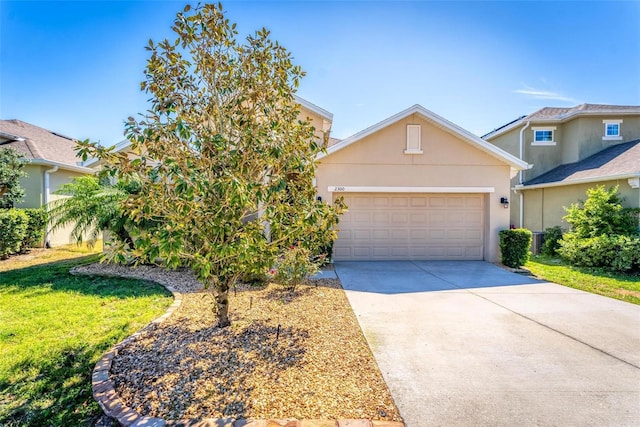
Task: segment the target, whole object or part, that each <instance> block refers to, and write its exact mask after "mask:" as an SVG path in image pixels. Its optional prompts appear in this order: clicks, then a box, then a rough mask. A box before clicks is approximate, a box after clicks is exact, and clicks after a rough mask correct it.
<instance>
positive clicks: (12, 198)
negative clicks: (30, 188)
mask: <svg viewBox="0 0 640 427" xmlns="http://www.w3.org/2000/svg"><path fill="white" fill-rule="evenodd" d="M24 165H25V157H24V156H23V155H22V154H21V153H19V152H17V151H16V150H14V149H12V148H2V149H0V208H11V207H13V205H14V203H17V202H20V201H21V200H22V198H23V197H24V189H23V188H22V187H21V186H20V178H22V177H24V176H26V175H27V174H26V172H25V171H24Z"/></svg>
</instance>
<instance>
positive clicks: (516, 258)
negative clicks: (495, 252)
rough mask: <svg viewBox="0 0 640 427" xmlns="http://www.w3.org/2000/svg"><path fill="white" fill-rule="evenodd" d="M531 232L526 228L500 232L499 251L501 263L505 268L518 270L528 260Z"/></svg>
mask: <svg viewBox="0 0 640 427" xmlns="http://www.w3.org/2000/svg"><path fill="white" fill-rule="evenodd" d="M530 248H531V231H529V230H527V229H526V228H516V229H513V230H502V231H500V251H502V263H503V264H504V265H506V266H507V267H513V268H519V267H521V266H523V265H524V264H525V263H526V262H527V261H528V260H529V250H530Z"/></svg>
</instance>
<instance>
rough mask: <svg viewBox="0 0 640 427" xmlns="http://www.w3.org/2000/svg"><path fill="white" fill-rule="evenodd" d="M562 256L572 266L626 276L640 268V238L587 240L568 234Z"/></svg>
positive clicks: (564, 238) (561, 249)
mask: <svg viewBox="0 0 640 427" xmlns="http://www.w3.org/2000/svg"><path fill="white" fill-rule="evenodd" d="M558 254H560V256H561V257H562V258H563V259H564V260H566V261H567V262H569V263H570V264H572V265H576V266H580V267H598V268H605V269H608V270H614V271H620V272H625V271H629V270H632V269H637V268H638V265H639V264H640V238H638V237H635V236H621V235H618V236H615V235H613V236H606V235H601V236H596V237H590V238H586V239H585V238H580V237H578V236H577V235H576V234H573V233H567V234H566V235H565V236H564V237H563V239H562V240H561V241H560V248H559V249H558Z"/></svg>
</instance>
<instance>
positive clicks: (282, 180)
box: [80, 4, 337, 327]
mask: <svg viewBox="0 0 640 427" xmlns="http://www.w3.org/2000/svg"><path fill="white" fill-rule="evenodd" d="M172 29H173V31H174V32H175V34H176V38H175V40H172V41H170V40H166V39H165V40H163V41H161V42H159V43H155V42H153V41H149V44H148V46H147V49H148V50H149V52H150V58H149V59H148V61H147V65H146V68H145V79H144V81H143V82H142V90H144V91H146V92H147V93H148V94H149V95H150V102H151V108H150V110H149V111H147V113H145V114H143V115H142V116H141V117H140V118H139V119H134V118H129V120H128V122H127V124H126V130H127V137H128V138H129V140H130V141H131V150H132V151H133V153H134V154H135V156H133V160H131V156H129V155H127V154H126V153H115V152H114V151H113V149H108V148H103V147H100V146H97V145H95V144H90V143H87V142H84V143H82V144H81V148H80V154H81V155H83V156H85V157H86V156H87V155H92V156H96V157H98V158H100V159H102V160H103V161H104V170H103V171H104V173H108V174H111V175H113V176H116V177H118V179H130V178H131V177H137V178H138V179H140V180H141V181H142V189H141V192H140V193H139V194H134V195H131V196H129V197H128V199H127V200H126V202H125V203H124V204H123V205H122V206H123V207H124V209H126V211H127V212H128V214H129V216H130V218H131V219H132V220H133V221H135V222H141V221H153V222H154V223H156V224H161V226H158V227H154V228H152V229H145V228H139V229H137V232H136V235H135V236H134V238H135V241H136V248H135V250H134V251H133V255H134V256H135V257H137V258H141V259H146V260H149V261H153V260H157V259H161V260H163V262H164V264H165V265H166V266H168V267H177V266H181V265H186V266H188V267H191V268H192V269H193V270H194V272H195V274H196V276H197V277H198V278H199V279H200V280H201V281H202V282H203V284H204V286H205V287H206V288H209V289H211V290H212V291H213V293H214V295H215V302H216V312H217V316H218V325H219V326H220V327H225V326H228V325H229V324H230V320H229V317H228V291H229V289H230V288H232V287H233V286H234V284H235V282H236V280H237V279H238V278H239V277H240V276H241V275H243V274H244V273H247V272H256V271H259V270H266V269H268V268H269V266H270V265H272V264H273V262H274V259H275V256H276V255H277V253H278V251H279V250H281V248H283V247H284V246H285V245H290V244H304V242H307V241H311V240H313V238H314V234H315V233H316V232H318V230H320V229H322V230H327V229H329V228H330V227H331V226H332V225H335V223H336V222H337V208H334V207H332V206H329V205H327V204H323V203H322V202H319V201H316V199H315V195H316V192H315V189H314V187H313V184H312V178H313V176H314V174H315V170H316V165H315V159H316V156H317V155H318V153H319V152H320V151H321V150H322V143H321V141H316V139H315V137H314V129H313V127H312V126H311V124H310V123H309V122H308V121H300V120H299V119H298V116H299V113H300V111H299V106H298V105H297V103H296V102H295V99H294V93H295V90H296V88H297V86H298V84H299V81H300V79H301V78H302V77H303V75H304V73H303V71H302V69H301V68H300V67H299V66H297V65H294V64H293V62H292V59H291V55H290V53H289V52H288V51H287V50H286V49H285V48H284V47H282V46H281V45H280V44H278V42H276V41H273V40H272V39H271V38H270V34H269V31H267V30H266V29H261V30H259V31H256V32H255V34H253V35H249V36H247V37H246V39H245V40H243V41H239V40H238V39H237V31H236V25H235V24H231V23H230V22H229V20H228V19H226V18H225V16H224V13H223V11H222V6H221V5H220V4H218V5H211V4H205V5H202V6H198V7H196V8H194V9H191V8H190V7H189V6H187V7H186V8H185V9H184V11H182V12H180V13H178V14H177V16H176V19H175V21H174V25H173V26H172ZM271 229H273V233H271ZM328 238H329V239H333V238H335V233H333V234H331V233H329V234H328ZM121 249H126V248H121ZM120 253H122V251H120Z"/></svg>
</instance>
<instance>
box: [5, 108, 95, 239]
mask: <svg viewBox="0 0 640 427" xmlns="http://www.w3.org/2000/svg"><path fill="white" fill-rule="evenodd" d="M0 148H13V149H14V150H16V151H18V152H20V153H22V154H24V156H25V157H26V159H27V161H28V163H27V165H26V166H25V168H24V170H25V172H26V173H27V176H26V177H25V178H22V179H21V181H20V184H21V185H22V187H23V188H24V190H25V198H24V201H23V202H22V203H19V204H16V205H15V207H17V208H39V207H42V206H45V205H46V204H47V203H48V202H49V201H51V200H54V199H56V198H60V197H62V196H57V195H54V194H53V193H54V192H55V191H56V190H57V189H58V188H59V187H60V185H62V184H65V183H68V182H71V180H72V179H73V178H75V177H77V176H82V175H86V174H90V173H92V172H93V170H91V169H89V168H87V167H84V166H80V160H81V159H80V158H78V157H77V156H76V152H75V140H74V139H72V138H69V137H67V136H64V135H60V134H57V133H55V132H51V131H49V130H47V129H43V128H41V127H38V126H34V125H32V124H29V123H25V122H23V121H20V120H0ZM45 241H46V242H47V243H48V244H49V245H51V246H55V245H64V244H68V243H69V229H61V230H57V231H55V232H53V233H47V236H46V238H45Z"/></svg>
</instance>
